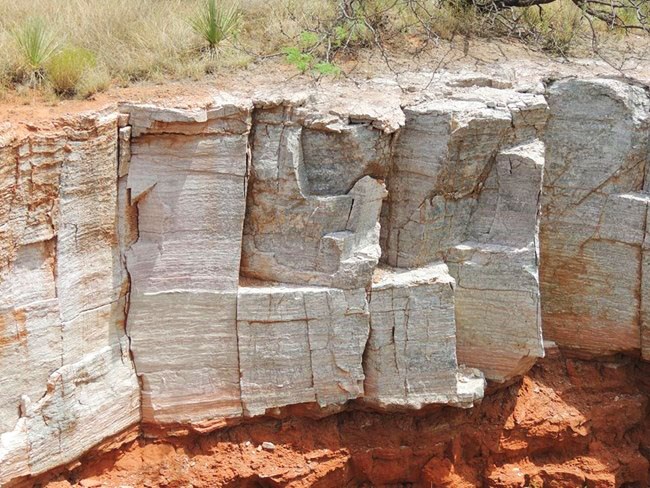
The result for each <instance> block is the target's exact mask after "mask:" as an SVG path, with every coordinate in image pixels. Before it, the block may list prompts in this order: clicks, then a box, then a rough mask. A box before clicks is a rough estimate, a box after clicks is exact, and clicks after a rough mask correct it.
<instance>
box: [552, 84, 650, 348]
mask: <svg viewBox="0 0 650 488" xmlns="http://www.w3.org/2000/svg"><path fill="white" fill-rule="evenodd" d="M548 100H549V104H550V107H551V118H550V120H549V123H548V127H547V130H546V147H547V149H546V169H545V177H544V193H543V196H542V205H543V207H542V215H543V218H542V225H541V232H540V240H541V246H542V262H543V266H542V272H541V279H542V294H543V296H542V307H543V322H544V330H545V333H546V336H547V337H548V338H550V339H552V340H554V341H556V342H557V343H558V344H561V345H563V346H566V347H570V348H572V349H574V350H575V351H576V352H579V353H582V354H583V355H586V356H593V355H609V354H614V353H617V352H632V351H638V350H639V349H642V350H643V351H644V355H645V356H646V357H647V356H648V352H649V351H648V348H649V347H650V346H649V345H648V344H647V337H646V340H645V342H646V344H643V347H642V344H641V335H642V334H641V331H642V330H643V331H647V329H648V325H647V324H648V314H647V310H646V309H647V308H648V306H649V302H648V299H647V298H648V296H649V294H648V276H649V275H648V273H647V272H646V271H648V270H647V258H646V257H645V256H646V252H645V250H646V249H647V245H646V240H647V237H646V236H647V206H648V202H649V197H650V193H646V192H647V191H648V189H649V188H648V184H649V183H648V181H649V180H648V179H647V174H648V171H649V170H650V165H648V161H649V160H650V151H649V149H648V148H649V147H650V98H649V97H648V92H647V89H645V88H643V87H640V86H636V85H633V84H628V83H625V82H623V81H619V80H607V79H604V80H565V81H560V82H557V83H555V84H553V85H552V86H551V87H550V88H549V90H548ZM644 298H645V300H644ZM646 334H647V332H646Z"/></svg>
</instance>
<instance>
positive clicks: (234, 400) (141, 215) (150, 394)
mask: <svg viewBox="0 0 650 488" xmlns="http://www.w3.org/2000/svg"><path fill="white" fill-rule="evenodd" d="M251 109H252V105H251V104H250V102H247V101H246V100H238V99H230V98H228V99H217V100H215V101H214V103H213V104H212V105H210V106H208V107H205V108H203V109H200V110H199V109H186V110H181V109H178V110H171V109H167V110H166V109H160V108H158V107H153V106H130V107H124V110H125V111H127V112H128V113H129V114H130V124H131V127H132V131H133V139H132V141H131V146H130V154H131V159H130V164H129V171H128V180H127V182H128V189H129V190H130V198H131V203H132V204H135V205H137V219H138V221H137V224H138V239H137V241H136V242H135V243H134V244H133V245H132V246H130V248H129V249H128V251H127V265H128V269H129V273H130V275H131V295H130V307H129V318H128V333H129V337H130V338H131V350H132V352H133V357H134V361H135V365H136V368H137V371H138V375H139V376H140V377H141V379H142V399H143V404H142V412H143V420H144V421H145V422H155V423H179V424H183V423H191V422H201V421H206V420H211V419H213V418H227V417H235V416H239V415H241V413H242V410H241V402H240V387H239V375H240V373H239V356H238V351H237V325H236V316H237V315H236V314H237V287H238V282H239V256H240V249H241V232H242V226H243V223H244V209H245V198H246V153H247V144H248V132H249V130H250V116H251Z"/></svg>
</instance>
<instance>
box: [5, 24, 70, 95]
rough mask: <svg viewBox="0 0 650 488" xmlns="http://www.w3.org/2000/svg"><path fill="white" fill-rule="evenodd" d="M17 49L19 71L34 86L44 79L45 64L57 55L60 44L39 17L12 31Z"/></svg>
mask: <svg viewBox="0 0 650 488" xmlns="http://www.w3.org/2000/svg"><path fill="white" fill-rule="evenodd" d="M12 34H13V38H14V40H15V43H16V47H17V54H18V63H17V66H16V67H17V70H18V71H19V72H20V71H23V72H24V73H25V74H26V75H27V77H28V78H29V82H30V84H32V85H35V84H38V83H40V81H41V80H42V79H43V78H44V71H45V70H44V68H45V64H46V63H47V62H48V61H49V60H50V59H51V58H52V57H53V56H54V55H55V54H56V52H57V50H58V49H59V45H60V42H59V41H58V40H57V38H56V36H55V35H54V33H53V32H52V31H51V30H50V29H49V28H48V27H47V26H46V24H45V21H44V20H43V19H40V18H38V17H33V18H28V19H26V20H25V21H24V23H22V24H21V25H20V26H19V27H17V28H15V29H14V30H13V31H12Z"/></svg>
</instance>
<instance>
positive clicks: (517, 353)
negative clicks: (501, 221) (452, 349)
mask: <svg viewBox="0 0 650 488" xmlns="http://www.w3.org/2000/svg"><path fill="white" fill-rule="evenodd" d="M447 259H448V261H447V264H448V265H449V272H450V274H451V275H452V276H453V277H454V278H455V279H456V297H455V299H456V327H457V341H458V362H459V363H460V364H464V365H467V366H470V367H473V368H479V369H480V370H481V371H483V372H484V373H485V376H486V377H487V378H489V379H491V380H495V381H504V380H506V379H508V378H511V377H513V376H517V375H520V374H523V373H525V372H526V371H527V370H528V369H529V368H530V367H531V366H532V365H533V364H534V363H535V360H536V359H537V358H538V357H543V356H544V347H543V341H542V329H541V320H540V300H539V283H538V279H537V267H536V255H535V251H534V249H530V248H513V247H508V246H499V245H494V244H481V243H472V242H466V243H464V244H460V245H458V246H456V247H455V248H453V249H452V250H450V252H449V255H448V258H447Z"/></svg>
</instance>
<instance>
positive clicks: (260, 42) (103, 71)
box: [0, 0, 587, 96]
mask: <svg viewBox="0 0 650 488" xmlns="http://www.w3.org/2000/svg"><path fill="white" fill-rule="evenodd" d="M204 1H205V0H0V12H2V13H3V14H2V16H0V86H1V85H4V87H5V90H6V89H7V87H10V88H11V87H16V86H17V85H18V84H20V83H21V82H23V81H24V80H21V79H20V76H18V75H17V73H19V72H20V69H19V68H20V55H19V52H18V49H17V46H16V42H15V36H13V35H12V32H15V31H16V30H17V29H20V28H21V26H23V25H25V24H26V23H27V22H29V21H30V20H31V19H35V18H36V19H42V20H43V21H44V22H45V24H46V25H47V28H48V29H49V30H50V31H51V33H52V35H53V36H55V37H56V39H57V41H58V42H59V43H60V44H61V46H68V47H71V48H76V49H84V50H88V51H89V52H91V53H93V56H94V59H95V60H96V62H95V63H93V67H92V69H89V70H88V72H87V73H85V74H84V76H83V77H82V81H80V85H79V86H78V87H77V89H76V93H77V95H78V96H79V95H80V96H86V95H88V94H91V93H93V92H95V91H97V90H101V89H103V88H105V87H107V86H109V85H110V84H116V85H127V84H130V83H132V82H134V81H138V80H151V81H163V80H168V79H172V80H175V79H186V78H189V79H199V78H202V77H203V76H205V74H206V73H218V72H220V71H226V70H231V69H233V68H237V67H242V66H246V65H247V64H248V63H250V62H252V61H254V60H255V59H257V58H259V57H267V56H275V55H277V56H278V59H283V55H282V52H283V49H284V48H286V47H287V46H296V45H298V42H299V41H298V39H299V38H300V35H301V33H303V32H305V31H307V32H314V33H316V35H317V37H318V39H319V44H318V45H315V46H313V49H312V48H308V49H310V51H313V52H314V53H316V55H317V57H316V59H317V60H318V59H320V58H319V57H322V58H327V60H328V62H329V61H330V56H331V54H332V50H331V47H332V46H331V45H330V44H331V43H332V40H333V41H334V43H335V44H336V43H339V46H338V49H341V47H346V48H347V51H348V52H350V50H351V49H354V48H355V47H356V48H358V49H360V48H368V47H372V43H373V41H374V39H375V37H374V33H373V32H371V31H369V30H368V29H367V26H366V25H365V21H354V22H352V24H350V23H349V22H348V23H347V24H345V25H343V26H341V25H340V24H337V23H336V22H337V15H338V10H337V8H336V2H335V1H334V0H239V2H238V5H239V7H240V9H241V11H242V22H241V28H240V29H239V33H238V35H237V38H236V39H231V40H230V41H229V42H224V43H221V44H220V46H219V49H218V53H217V55H216V56H214V55H206V53H205V49H202V47H203V46H204V42H203V41H202V39H201V37H200V36H199V35H198V34H197V33H196V32H195V31H194V30H193V29H192V25H191V22H190V19H192V18H193V16H195V15H196V12H197V10H198V9H199V8H200V7H201V6H202V5H203V4H204ZM563 1H567V2H568V0H563ZM417 4H418V5H419V6H421V7H422V8H421V9H412V8H407V7H406V6H405V5H406V4H405V3H402V2H399V1H398V2H396V1H395V0H367V5H369V7H368V9H367V11H364V12H362V13H360V14H359V15H363V16H365V20H369V21H370V22H369V24H370V25H372V26H374V27H375V28H377V29H381V32H382V36H383V37H384V38H385V39H387V40H388V41H389V42H390V41H397V42H391V45H400V44H402V45H403V44H404V43H400V42H399V40H400V38H402V37H404V38H405V37H407V36H408V37H409V38H413V37H417V36H420V37H422V38H426V37H431V36H436V37H440V38H450V37H452V36H454V35H456V34H459V33H460V34H461V35H475V36H503V35H512V34H513V33H516V34H517V35H519V36H520V37H521V38H526V39H529V40H530V39H534V42H536V43H537V44H538V45H539V46H541V47H546V48H549V49H552V50H555V51H558V52H561V53H565V52H567V51H568V50H570V49H571V47H572V45H573V44H575V43H576V40H577V39H579V38H580V36H581V35H582V33H584V32H586V29H587V26H585V25H583V24H584V23H583V22H581V20H580V12H579V11H577V10H576V9H575V8H569V6H568V5H567V4H566V3H558V4H557V5H556V4H552V5H549V6H547V7H545V8H544V10H543V12H544V13H543V14H541V15H540V11H539V9H537V8H534V9H533V8H531V9H528V10H526V11H525V12H524V11H519V12H517V13H516V17H517V18H516V19H515V23H514V24H511V23H510V21H509V20H506V21H504V20H503V19H501V20H500V21H496V20H495V19H494V18H490V17H485V16H482V15H479V14H478V13H477V12H474V11H472V10H471V9H470V10H468V9H462V8H460V7H457V6H455V5H454V3H453V2H447V3H446V4H444V6H442V5H441V4H440V3H439V2H438V1H437V0H420V1H418V2H417ZM513 15H514V14H513ZM355 22H356V23H355ZM513 26H514V27H513ZM334 29H339V30H340V32H339V31H337V32H339V33H338V34H337V35H338V36H339V37H342V38H343V39H338V38H337V35H334V36H330V35H329V34H327V33H331V32H333V30H334ZM348 32H355V34H354V36H355V37H353V36H352V35H348ZM341 33H342V34H341ZM345 36H348V37H347V38H345ZM341 45H342V46H341ZM81 85H83V86H81Z"/></svg>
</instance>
